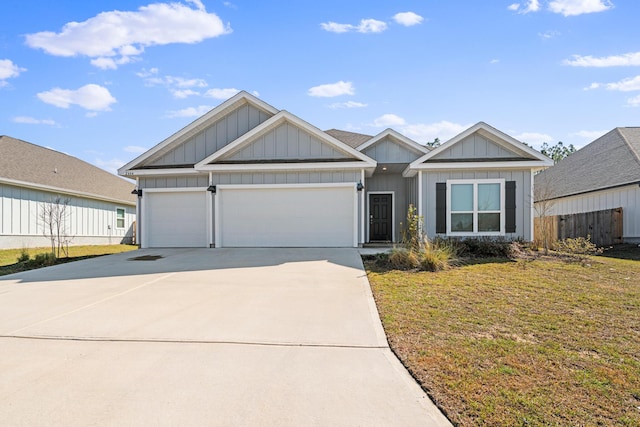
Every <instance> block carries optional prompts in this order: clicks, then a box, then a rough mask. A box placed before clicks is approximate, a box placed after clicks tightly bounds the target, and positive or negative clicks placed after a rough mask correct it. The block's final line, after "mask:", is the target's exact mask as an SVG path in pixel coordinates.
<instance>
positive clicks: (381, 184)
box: [365, 173, 411, 242]
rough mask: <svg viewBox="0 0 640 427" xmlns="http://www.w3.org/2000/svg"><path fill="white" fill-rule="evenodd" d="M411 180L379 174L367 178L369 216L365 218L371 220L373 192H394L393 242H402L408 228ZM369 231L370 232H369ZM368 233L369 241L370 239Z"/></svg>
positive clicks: (400, 176) (366, 202)
mask: <svg viewBox="0 0 640 427" xmlns="http://www.w3.org/2000/svg"><path fill="white" fill-rule="evenodd" d="M408 182H409V180H408V179H407V178H403V177H402V175H401V174H396V173H393V174H377V175H374V176H372V177H371V178H367V181H366V184H365V192H366V197H367V199H366V201H365V205H366V206H367V214H366V215H365V218H369V211H368V205H369V194H370V193H371V192H380V193H383V192H389V193H391V192H393V204H394V211H393V215H394V223H393V227H394V235H393V241H394V242H400V241H401V240H402V230H403V228H404V227H405V226H406V218H407V208H408V207H409V203H410V199H411V197H410V196H409V195H408V193H407V185H408ZM367 228H368V226H367ZM367 231H368V230H367ZM368 236H369V234H368V232H367V240H369V239H368Z"/></svg>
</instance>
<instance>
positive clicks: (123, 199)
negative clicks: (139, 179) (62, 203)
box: [0, 136, 136, 205]
mask: <svg viewBox="0 0 640 427" xmlns="http://www.w3.org/2000/svg"><path fill="white" fill-rule="evenodd" d="M0 153H2V155H1V156H0V182H5V183H7V184H11V185H16V186H21V187H30V188H34V189H39V190H46V191H53V192H60V193H65V194H72V195H78V196H83V197H89V198H92V199H98V200H106V201H110V202H117V203H124V204H127V205H134V204H135V202H136V197H135V196H134V195H132V194H131V190H133V188H134V186H135V184H134V183H132V182H131V181H128V180H125V179H123V178H120V177H117V176H115V175H112V174H110V173H109V172H107V171H105V170H102V169H100V168H98V167H96V166H93V165H91V164H89V163H87V162H84V161H82V160H80V159H78V158H75V157H72V156H69V155H67V154H64V153H61V152H59V151H55V150H51V149H49V148H44V147H41V146H39V145H35V144H32V143H30V142H26V141H22V140H20V139H16V138H12V137H10V136H0Z"/></svg>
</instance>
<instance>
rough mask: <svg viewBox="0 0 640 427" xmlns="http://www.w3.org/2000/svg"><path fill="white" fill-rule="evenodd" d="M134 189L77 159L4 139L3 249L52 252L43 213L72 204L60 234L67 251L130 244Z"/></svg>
mask: <svg viewBox="0 0 640 427" xmlns="http://www.w3.org/2000/svg"><path fill="white" fill-rule="evenodd" d="M133 189H134V184H133V183H132V182H131V181H128V180H125V179H122V178H120V177H118V176H115V175H113V174H110V173H109V172H106V171H104V170H102V169H100V168H98V167H95V166H92V165H90V164H88V163H86V162H83V161H82V160H79V159H77V158H75V157H71V156H69V155H66V154H63V153H60V152H58V151H54V150H50V149H48V148H44V147H40V146H38V145H34V144H31V143H28V142H25V141H21V140H19V139H15V138H11V137H9V136H0V248H30V247H31V248H33V247H42V246H48V245H50V244H51V242H50V240H49V239H48V238H47V237H45V236H44V235H45V234H48V231H47V228H48V223H49V222H50V221H46V220H44V219H43V211H45V210H46V209H47V208H48V207H50V206H52V205H51V202H52V201H54V200H55V199H56V198H58V197H59V198H60V200H62V201H66V200H68V207H67V208H66V209H65V214H64V216H63V217H62V218H63V219H64V224H63V226H62V227H61V231H63V233H64V234H65V237H64V240H67V241H68V244H69V245H80V244H83V245H85V244H87V245H94V244H116V243H121V242H125V243H130V242H131V241H132V239H133V224H134V222H135V212H136V197H135V195H132V194H131V191H132V190H133Z"/></svg>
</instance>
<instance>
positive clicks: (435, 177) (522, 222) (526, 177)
mask: <svg viewBox="0 0 640 427" xmlns="http://www.w3.org/2000/svg"><path fill="white" fill-rule="evenodd" d="M451 179H504V180H505V181H515V182H516V232H515V233H506V234H505V236H504V237H505V238H506V239H518V238H520V239H524V240H529V239H530V238H531V236H532V234H531V231H532V230H531V219H532V218H531V203H530V202H528V201H529V200H531V171H530V170H529V169H527V170H508V171H437V172H434V171H428V172H427V171H425V172H423V173H422V191H423V193H424V194H423V195H422V204H423V206H422V212H423V216H424V226H425V228H424V230H425V233H426V234H427V236H429V237H430V238H433V237H435V236H436V183H439V182H447V180H451Z"/></svg>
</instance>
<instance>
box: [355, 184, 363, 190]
mask: <svg viewBox="0 0 640 427" xmlns="http://www.w3.org/2000/svg"><path fill="white" fill-rule="evenodd" d="M356 190H358V191H362V190H364V185H362V183H361V182H359V183H358V185H356Z"/></svg>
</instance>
